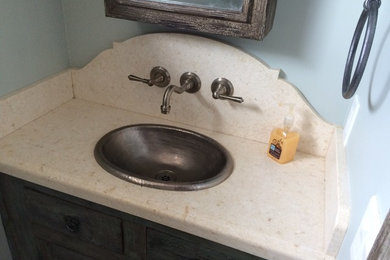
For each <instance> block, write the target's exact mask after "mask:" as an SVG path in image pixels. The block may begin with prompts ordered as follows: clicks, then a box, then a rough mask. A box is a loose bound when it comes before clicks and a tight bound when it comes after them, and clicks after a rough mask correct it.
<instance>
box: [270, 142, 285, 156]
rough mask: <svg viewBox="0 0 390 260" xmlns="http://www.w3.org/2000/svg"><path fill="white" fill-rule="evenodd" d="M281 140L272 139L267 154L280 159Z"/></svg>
mask: <svg viewBox="0 0 390 260" xmlns="http://www.w3.org/2000/svg"><path fill="white" fill-rule="evenodd" d="M281 142H282V140H276V139H273V140H272V142H271V145H270V147H269V154H270V155H272V156H273V157H275V158H276V159H278V160H279V159H280V155H281V153H282V146H281Z"/></svg>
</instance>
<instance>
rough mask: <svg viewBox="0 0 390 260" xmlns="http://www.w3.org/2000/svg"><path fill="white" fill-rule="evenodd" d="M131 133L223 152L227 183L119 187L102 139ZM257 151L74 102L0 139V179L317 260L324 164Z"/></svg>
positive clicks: (247, 144)
mask: <svg viewBox="0 0 390 260" xmlns="http://www.w3.org/2000/svg"><path fill="white" fill-rule="evenodd" d="M138 123H161V124H170V125H175V126H179V127H183V128H187V129H191V130H194V131H197V132H200V133H202V134H205V135H207V136H210V137H211V138H214V139H215V140H217V141H218V142H220V143H221V144H222V145H223V146H225V147H226V148H227V149H228V150H229V151H230V152H231V154H232V157H233V158H234V164H235V168H234V171H233V173H232V175H231V176H230V177H229V178H228V179H227V180H226V181H224V182H223V183H221V184H220V185H218V186H216V187H213V188H209V189H205V190H200V191H190V192H177V191H164V190H157V189H152V188H147V187H141V186H138V185H135V184H132V183H128V182H125V181H123V180H121V179H118V178H117V177H114V176H112V175H111V174H109V173H107V172H106V171H104V170H103V169H102V168H101V167H100V166H99V165H98V164H97V163H96V161H95V159H94V156H93V150H94V146H95V144H96V142H97V141H98V140H99V139H100V138H101V137H102V136H103V135H104V134H105V133H107V132H108V131H110V130H113V129H115V128H118V127H121V126H125V125H130V124H138ZM266 147H267V145H266V144H265V143H261V142H257V141H253V140H249V139H245V138H240V137H234V136H230V135H225V134H221V133H216V132H211V131H208V130H204V129H199V128H194V127H191V126H188V125H183V124H178V123H175V122H170V121H168V120H164V119H161V118H154V117H150V116H147V115H143V114H139V113H133V112H128V111H125V110H121V109H117V108H113V107H109V106H104V105H100V104H96V103H92V102H88V101H83V100H80V99H72V100H70V101H69V102H67V103H65V104H63V105H61V106H59V107H57V108H56V109H54V110H52V111H51V112H49V113H47V114H46V115H44V116H42V117H40V118H38V119H36V120H34V121H32V122H30V123H28V124H26V125H24V126H22V127H20V128H19V129H17V130H15V131H14V132H12V133H11V134H9V135H7V136H5V137H3V138H1V139H0V171H2V172H4V173H7V174H9V175H12V176H15V177H18V178H22V179H25V180H27V181H31V182H34V183H37V184H40V185H43V186H46V187H49V188H52V189H56V190H58V191H61V192H65V193H68V194H72V195H75V196H78V197H80V198H83V199H86V200H90V201H93V202H95V203H99V204H102V205H105V206H108V207H111V208H114V209H117V210H120V211H124V212H127V213H130V214H132V215H136V216H139V217H142V218H145V219H148V220H151V221H155V222H158V223H161V224H163V225H167V226H170V227H173V228H176V229H179V230H182V231H185V232H189V233H192V234H194V235H198V236H201V237H204V238H206V239H209V240H213V241H216V242H219V243H222V244H225V245H228V246H231V247H234V248H237V249H239V250H242V251H245V252H249V253H251V254H254V255H257V256H261V257H264V258H268V259H324V258H327V256H326V255H325V253H324V252H325V249H324V232H325V231H324V221H325V220H324V219H325V217H324V216H325V205H324V201H325V191H324V190H325V188H324V186H325V184H324V171H325V161H324V160H325V159H324V158H323V157H318V156H313V155H309V154H306V153H300V152H298V153H297V155H296V158H295V160H294V161H293V162H291V163H288V164H285V165H280V164H277V163H275V162H274V161H272V160H270V159H269V158H267V156H266Z"/></svg>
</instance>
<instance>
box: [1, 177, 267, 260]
mask: <svg viewBox="0 0 390 260" xmlns="http://www.w3.org/2000/svg"><path fill="white" fill-rule="evenodd" d="M0 213H1V215H2V218H3V222H4V227H5V231H6V234H7V238H8V241H9V244H10V247H11V252H12V254H13V258H14V259H33V260H35V259H37V260H38V259H58V260H60V259H64V260H65V259H66V260H68V259H75V260H93V259H95V260H107V259H110V260H142V259H149V260H153V259H156V260H162V259H215V260H219V259H220V260H228V259H248V260H249V259H259V260H261V259H262V258H259V257H256V256H253V255H250V254H247V253H244V252H242V251H238V250H236V249H233V248H229V247H226V246H224V245H221V244H218V243H214V242H211V241H208V240H206V239H203V238H200V237H196V236H193V235H191V234H188V233H184V232H182V231H179V230H174V229H172V228H169V227H165V226H162V225H160V224H158V223H154V222H150V221H147V220H144V219H141V218H138V217H135V216H132V215H129V214H126V213H123V212H119V211H116V210H113V209H110V208H107V207H104V206H101V205H98V204H95V203H92V202H89V201H85V200H82V199H79V198H76V197H73V196H70V195H67V194H64V193H60V192H57V191H55V190H51V189H48V188H45V187H42V186H38V185H35V184H32V183H30V182H26V181H23V180H20V179H17V178H14V177H11V176H8V175H5V174H2V173H0ZM69 214H71V215H77V216H78V217H79V218H80V223H81V225H80V229H79V230H78V231H77V232H75V233H72V232H67V231H66V230H63V223H62V220H63V217H62V216H63V215H69ZM119 223H121V224H119ZM118 225H120V230H118ZM102 242H104V244H102Z"/></svg>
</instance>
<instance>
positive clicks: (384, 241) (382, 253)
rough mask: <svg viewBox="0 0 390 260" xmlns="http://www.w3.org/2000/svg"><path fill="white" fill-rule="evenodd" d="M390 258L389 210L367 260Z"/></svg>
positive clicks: (386, 259)
mask: <svg viewBox="0 0 390 260" xmlns="http://www.w3.org/2000/svg"><path fill="white" fill-rule="evenodd" d="M388 259H390V211H389V212H388V213H387V216H386V219H385V221H384V222H383V225H382V228H381V230H380V231H379V234H378V236H377V237H376V240H375V242H374V245H373V246H372V248H371V251H370V254H369V255H368V258H367V260H388Z"/></svg>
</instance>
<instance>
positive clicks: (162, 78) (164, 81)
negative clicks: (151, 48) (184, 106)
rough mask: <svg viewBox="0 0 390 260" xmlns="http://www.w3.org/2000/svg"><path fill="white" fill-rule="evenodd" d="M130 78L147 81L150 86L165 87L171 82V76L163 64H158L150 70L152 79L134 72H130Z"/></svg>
mask: <svg viewBox="0 0 390 260" xmlns="http://www.w3.org/2000/svg"><path fill="white" fill-rule="evenodd" d="M128 78H129V80H132V81H138V82H142V83H145V84H147V85H148V86H150V87H151V86H157V87H160V88H165V87H166V86H168V85H169V83H170V82H171V76H170V75H169V72H168V71H167V70H166V69H165V68H163V67H161V66H156V67H154V68H153V69H152V70H151V71H150V79H144V78H141V77H138V76H135V75H132V74H130V75H129V76H128Z"/></svg>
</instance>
